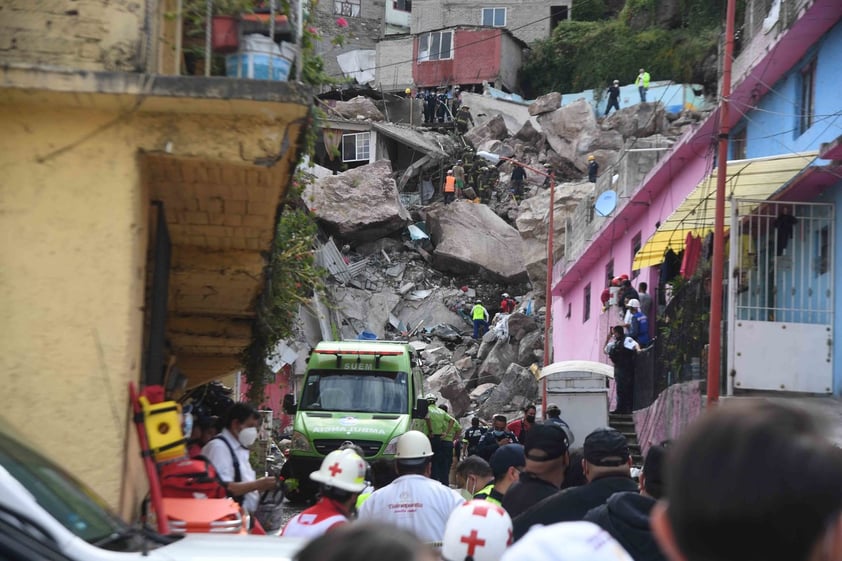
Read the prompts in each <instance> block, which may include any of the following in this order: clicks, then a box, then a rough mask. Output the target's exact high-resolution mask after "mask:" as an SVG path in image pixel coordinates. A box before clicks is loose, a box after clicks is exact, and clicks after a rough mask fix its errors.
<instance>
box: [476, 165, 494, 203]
mask: <svg viewBox="0 0 842 561" xmlns="http://www.w3.org/2000/svg"><path fill="white" fill-rule="evenodd" d="M497 179H498V176H497V168H495V167H488V166H482V168H480V174H479V186H478V193H477V195H479V198H480V200H481V201H482V202H484V203H486V202H488V201H489V200H490V199H491V191H492V190H493V189H494V185H496V183H497Z"/></svg>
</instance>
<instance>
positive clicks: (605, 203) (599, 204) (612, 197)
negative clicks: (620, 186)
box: [593, 191, 617, 216]
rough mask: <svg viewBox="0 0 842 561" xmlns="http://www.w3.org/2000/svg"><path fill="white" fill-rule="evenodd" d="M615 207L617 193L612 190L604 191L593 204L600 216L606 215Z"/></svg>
mask: <svg viewBox="0 0 842 561" xmlns="http://www.w3.org/2000/svg"><path fill="white" fill-rule="evenodd" d="M616 207H617V193H615V192H614V191H604V192H603V193H602V194H601V195H600V196H599V197H597V198H596V202H595V203H594V205H593V208H594V210H595V211H596V213H597V214H598V215H600V216H608V215H609V214H611V213H612V212H614V209H615V208H616Z"/></svg>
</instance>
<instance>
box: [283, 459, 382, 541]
mask: <svg viewBox="0 0 842 561" xmlns="http://www.w3.org/2000/svg"><path fill="white" fill-rule="evenodd" d="M365 474H366V463H365V460H363V459H362V458H361V457H360V456H359V454H357V453H356V452H354V451H353V450H351V449H345V450H334V451H333V452H331V453H330V454H328V455H327V456H325V459H324V460H322V465H321V467H320V468H319V470H318V471H314V472H313V473H311V474H310V479H312V480H313V481H316V482H317V483H319V489H320V495H321V497H320V498H319V501H318V502H317V503H316V504H315V505H313V506H311V507H310V508H308V509H306V510H303V511H301V512H300V513H298V514H296V515H295V516H293V517H292V518H291V519H290V520H289V522H287V523H286V526H284V528H283V530H281V535H282V536H290V537H296V538H308V539H312V538H315V537H318V536H321V535H322V534H324V533H326V532H329V531H330V530H332V529H334V528H336V527H338V526H342V525H343V524H346V523H348V521H349V519H350V518H351V515H352V514H353V512H354V509H355V505H356V503H357V497H359V495H360V493H361V492H362V491H363V489H365V487H366V481H365Z"/></svg>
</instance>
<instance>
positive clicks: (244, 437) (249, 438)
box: [237, 427, 257, 448]
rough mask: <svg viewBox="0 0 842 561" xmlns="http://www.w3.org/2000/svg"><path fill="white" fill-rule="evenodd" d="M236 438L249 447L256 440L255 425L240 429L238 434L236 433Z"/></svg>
mask: <svg viewBox="0 0 842 561" xmlns="http://www.w3.org/2000/svg"><path fill="white" fill-rule="evenodd" d="M237 440H239V441H240V444H242V445H243V446H245V447H246V448H249V447H250V446H251V445H252V444H254V441H255V440H257V427H248V428H246V429H243V430H241V431H240V434H238V435H237Z"/></svg>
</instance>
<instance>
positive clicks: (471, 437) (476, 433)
mask: <svg viewBox="0 0 842 561" xmlns="http://www.w3.org/2000/svg"><path fill="white" fill-rule="evenodd" d="M486 432H488V427H481V426H480V424H479V417H474V418H472V419H471V428H469V429H467V430H466V431H465V440H467V442H468V455H469V456H473V455H474V454H476V453H477V447H478V446H479V441H480V439H481V438H482V436H483V435H484V434H485V433H486Z"/></svg>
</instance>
